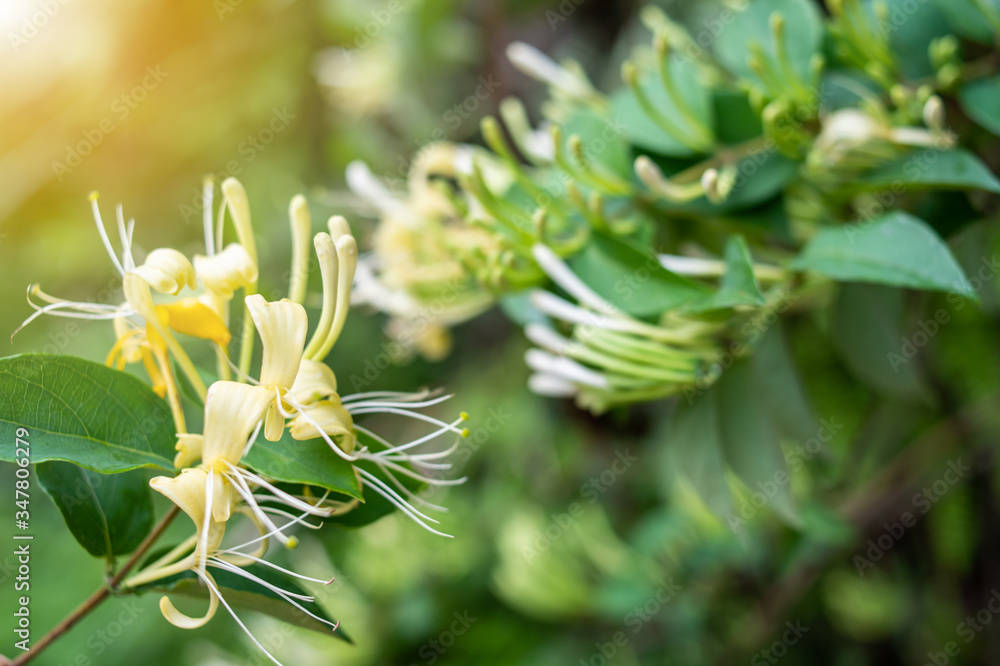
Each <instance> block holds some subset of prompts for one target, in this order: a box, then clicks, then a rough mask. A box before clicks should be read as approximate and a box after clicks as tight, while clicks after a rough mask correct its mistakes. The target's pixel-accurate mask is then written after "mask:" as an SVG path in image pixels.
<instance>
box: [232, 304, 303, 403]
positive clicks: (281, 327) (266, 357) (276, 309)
mask: <svg viewBox="0 0 1000 666" xmlns="http://www.w3.org/2000/svg"><path fill="white" fill-rule="evenodd" d="M246 304H247V310H249V312H250V316H251V317H252V318H253V323H254V325H255V326H256V327H257V332H258V333H260V339H261V345H262V347H263V359H262V360H261V366H260V383H261V385H262V386H277V387H280V388H284V389H288V388H289V387H291V385H292V384H293V383H294V382H295V375H296V374H297V373H298V371H299V362H300V361H301V360H302V350H303V348H304V347H305V342H306V329H307V328H308V326H309V320H308V318H307V317H306V310H305V308H303V307H302V306H301V305H299V304H298V303H293V302H291V301H277V302H274V303H268V302H267V301H266V300H264V297H263V296H261V295H260V294H252V295H250V296H247V297H246Z"/></svg>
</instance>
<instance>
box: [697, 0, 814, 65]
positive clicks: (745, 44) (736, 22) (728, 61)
mask: <svg viewBox="0 0 1000 666" xmlns="http://www.w3.org/2000/svg"><path fill="white" fill-rule="evenodd" d="M725 11H728V12H732V14H733V20H732V22H731V23H729V25H728V26H726V27H725V30H726V32H725V35H724V36H723V37H722V38H720V39H716V40H715V42H714V45H713V48H714V49H715V54H716V56H717V57H718V58H719V61H720V62H721V63H722V64H723V65H725V67H726V68H727V69H729V70H730V71H731V72H733V73H735V74H737V75H739V76H741V77H742V78H744V79H747V80H749V81H753V82H758V81H760V78H759V77H758V76H757V74H756V73H755V72H754V71H753V68H752V67H751V66H750V54H751V53H752V51H751V45H753V44H755V43H756V44H757V45H759V46H760V47H761V49H763V51H764V53H765V54H767V56H768V57H769V58H770V60H771V61H772V62H777V50H776V47H775V43H774V39H773V37H772V32H771V24H770V22H771V15H772V14H774V13H775V12H778V13H780V14H781V15H782V16H783V17H784V20H785V29H784V31H785V49H786V51H787V53H788V58H789V59H790V60H791V63H792V66H793V67H794V68H795V71H796V72H797V73H798V74H799V76H801V77H802V78H803V79H804V80H806V81H808V80H809V76H810V71H809V70H810V66H809V63H810V60H811V59H812V57H813V56H814V55H815V54H816V53H818V52H819V48H820V44H821V41H822V37H823V24H822V22H821V16H820V13H819V10H818V9H817V7H816V4H815V3H813V2H809V0H755V1H754V2H746V3H742V6H741V8H740V9H738V10H732V9H727V10H725Z"/></svg>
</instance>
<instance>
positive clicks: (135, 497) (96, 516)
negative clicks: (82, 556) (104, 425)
mask: <svg viewBox="0 0 1000 666" xmlns="http://www.w3.org/2000/svg"><path fill="white" fill-rule="evenodd" d="M35 473H36V474H37V475H38V482H39V483H40V484H41V485H42V488H44V489H45V492H47V493H48V494H49V497H51V498H52V501H53V502H54V503H55V505H56V506H57V507H58V508H59V511H60V512H61V513H62V515H63V518H64V519H65V520H66V526H67V527H68V528H69V531H70V532H72V534H73V536H74V537H75V538H76V540H77V541H78V542H79V543H80V545H81V546H83V547H84V548H85V549H86V551H87V552H88V553H90V554H91V555H93V556H94V557H106V558H109V559H110V558H114V557H117V556H118V555H124V554H126V553H131V552H132V551H133V550H135V549H136V548H137V547H138V546H139V544H140V543H142V540H143V539H144V538H145V537H146V535H147V534H149V531H150V530H151V529H153V519H154V516H153V497H152V494H151V492H150V489H149V479H148V477H147V475H146V473H145V472H144V471H142V470H132V471H130V472H123V473H121V474H98V473H97V472H92V471H90V470H89V469H84V468H82V467H80V466H78V465H74V464H73V463H68V462H61V461H58V460H56V461H52V462H46V463H38V464H37V465H35Z"/></svg>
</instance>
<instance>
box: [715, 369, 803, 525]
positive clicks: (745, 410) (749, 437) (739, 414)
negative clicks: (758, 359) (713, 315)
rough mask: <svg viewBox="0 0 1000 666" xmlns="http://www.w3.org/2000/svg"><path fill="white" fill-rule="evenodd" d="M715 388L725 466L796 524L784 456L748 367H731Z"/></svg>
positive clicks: (769, 504) (795, 514)
mask: <svg viewBox="0 0 1000 666" xmlns="http://www.w3.org/2000/svg"><path fill="white" fill-rule="evenodd" d="M714 388H715V391H714V392H717V393H718V410H719V411H718V414H719V419H720V427H719V430H720V433H721V442H722V451H723V454H724V456H725V460H726V463H727V464H728V465H729V467H730V468H731V469H732V470H733V473H735V474H736V476H737V477H739V479H740V480H741V481H743V483H745V484H746V485H747V487H748V488H750V490H751V491H752V492H754V493H761V494H763V495H764V496H765V497H766V498H767V500H768V506H770V508H771V509H772V510H774V511H775V512H776V513H778V514H780V515H781V516H782V517H783V518H785V519H786V520H788V521H789V522H791V523H793V524H798V522H799V518H798V514H797V511H796V509H795V502H794V500H793V499H792V493H791V479H790V478H789V476H788V469H787V466H786V465H785V454H784V452H783V451H782V450H781V443H780V442H779V441H778V435H777V433H776V432H775V430H774V426H773V425H772V424H771V421H770V419H769V418H768V415H767V410H766V408H765V407H766V406H765V404H764V401H763V398H762V396H761V390H760V388H759V387H758V386H757V385H756V381H755V376H754V372H753V369H752V368H751V365H750V363H749V362H747V361H737V362H736V363H734V364H733V366H732V367H731V368H729V369H728V370H726V371H725V373H723V375H722V377H721V378H720V379H719V381H718V382H717V384H716V385H715V387H714Z"/></svg>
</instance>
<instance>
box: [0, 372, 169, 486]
mask: <svg viewBox="0 0 1000 666" xmlns="http://www.w3.org/2000/svg"><path fill="white" fill-rule="evenodd" d="M18 428H27V429H28V430H29V432H30V433H31V435H30V438H29V439H30V442H31V462H34V463H40V462H46V461H49V460H64V461H67V462H72V463H76V464H78V465H82V466H83V467H86V468H87V469H91V470H94V471H95V472H102V473H110V472H124V471H127V470H130V469H135V468H136V467H160V468H162V469H166V470H172V469H174V465H173V458H174V442H175V440H176V436H175V434H174V422H173V418H172V417H171V415H170V409H169V408H168V407H167V404H166V402H164V401H163V400H162V399H161V398H160V397H159V396H157V395H156V394H155V393H153V390H152V389H151V388H149V386H147V385H146V384H144V383H142V382H141V381H139V380H138V379H136V378H135V377H133V376H132V375H129V374H126V373H124V372H120V371H118V370H112V369H111V368H109V367H107V366H104V365H101V364H99V363H93V362H91V361H86V360H84V359H82V358H76V357H73V356H54V355H50V354H22V355H19V356H9V357H7V358H4V359H0V460H4V461H7V462H14V444H15V441H16V438H15V434H16V432H17V430H18Z"/></svg>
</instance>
